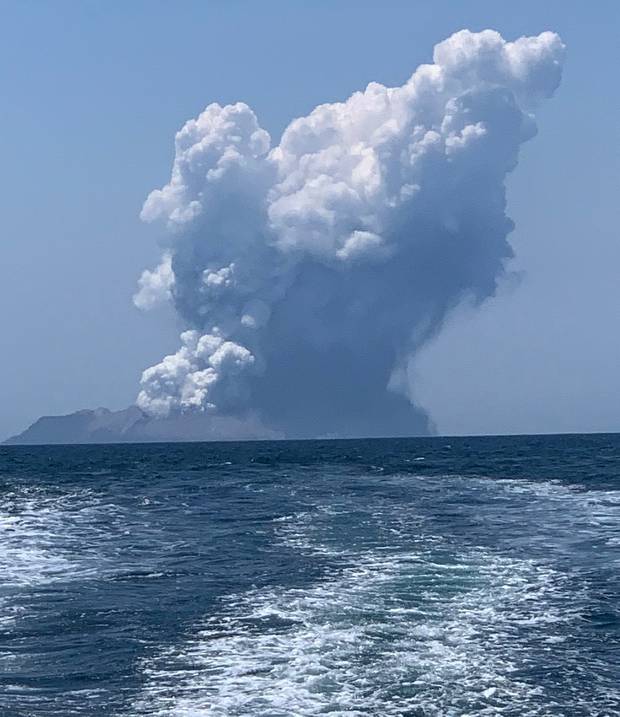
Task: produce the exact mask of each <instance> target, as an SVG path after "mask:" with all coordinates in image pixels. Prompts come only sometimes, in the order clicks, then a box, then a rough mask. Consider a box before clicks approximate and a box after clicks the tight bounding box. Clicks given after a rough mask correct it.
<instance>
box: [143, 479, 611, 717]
mask: <svg viewBox="0 0 620 717" xmlns="http://www.w3.org/2000/svg"><path fill="white" fill-rule="evenodd" d="M415 480H421V479H415ZM425 480H426V479H425ZM433 480H438V479H433ZM441 480H444V481H445V480H447V479H445V478H444V479H441ZM453 480H454V481H455V482H458V481H459V480H461V479H459V478H454V479H453ZM476 480H478V479H476ZM480 482H481V483H484V484H485V485H484V486H479V487H480V489H488V490H491V491H494V492H495V493H496V494H497V496H498V498H501V494H502V492H504V491H508V492H512V494H513V495H515V494H517V493H525V494H527V495H526V497H527V498H528V499H530V500H532V501H534V500H541V501H545V500H548V501H551V504H552V505H547V506H539V508H540V510H541V511H543V510H545V509H546V510H547V512H549V510H550V509H553V508H554V507H555V508H557V509H558V510H561V509H563V510H569V511H576V512H578V511H583V510H584V508H586V507H587V509H588V511H589V512H588V513H587V514H586V515H585V516H583V520H584V523H586V522H589V521H592V520H594V521H595V520H597V519H598V520H603V521H608V520H610V519H611V518H612V517H614V516H615V517H616V518H617V514H616V513H615V510H616V509H617V507H618V501H617V497H618V496H617V495H613V494H609V495H608V494H596V496H593V495H592V494H586V493H580V492H575V491H571V490H570V489H567V488H565V487H564V486H561V485H560V484H555V483H547V484H534V483H527V482H524V481H493V482H491V481H488V482H487V481H484V480H481V481H480ZM487 484H488V485H487ZM556 504H557V505H556ZM343 510H344V508H343V506H341V505H334V504H330V505H325V506H322V507H319V508H318V509H317V510H313V511H306V512H302V513H299V514H298V515H295V516H286V517H285V518H283V519H280V520H279V521H278V523H277V529H276V530H277V535H278V536H279V539H280V540H281V541H283V542H284V543H285V544H286V545H287V546H288V547H292V548H294V549H296V550H299V551H303V552H305V553H307V554H308V555H309V556H316V557H318V558H324V559H328V560H329V561H332V564H333V563H334V562H335V564H336V567H332V568H328V569H327V571H326V574H325V576H324V578H323V579H321V580H319V581H317V582H314V583H312V584H310V585H305V586H303V585H302V586H299V587H296V588H289V589H277V588H272V589H262V590H252V591H249V592H247V593H244V594H242V595H231V596H230V597H229V598H228V599H227V600H226V602H225V603H224V604H223V606H222V610H221V612H220V613H219V614H217V615H215V616H211V617H209V618H208V619H206V620H205V622H204V624H202V625H200V626H197V627H196V628H195V630H194V632H193V634H192V635H191V636H188V638H187V641H186V642H184V643H181V644H180V645H178V646H174V647H170V648H169V649H164V650H162V652H161V654H159V655H158V656H157V657H155V658H154V659H150V660H148V661H146V662H145V664H144V673H145V677H146V679H147V684H146V687H145V689H144V692H143V694H142V696H141V697H140V699H139V700H138V701H137V702H136V703H135V704H134V706H133V710H132V712H131V714H143V715H146V714H148V715H160V716H162V717H163V715H168V716H170V717H190V716H191V717H199V716H200V717H205V716H209V717H220V716H221V717H224V715H226V716H229V717H234V716H241V715H252V716H253V717H267V716H269V717H285V716H290V715H298V716H300V717H301V716H305V715H308V716H309V715H318V714H331V715H338V716H341V717H344V716H347V717H361V716H362V715H365V716H370V715H373V716H374V715H382V716H384V717H390V716H391V715H395V716H396V715H404V714H410V715H423V716H424V717H440V716H441V717H444V716H450V715H454V716H456V715H459V716H463V717H464V716H465V715H473V714H476V715H500V714H505V715H524V716H525V715H527V716H528V717H543V716H545V717H548V715H551V714H564V712H563V710H566V709H568V708H569V707H571V706H572V708H574V709H575V714H593V712H592V711H589V709H590V707H592V709H593V708H594V705H589V703H588V699H592V693H591V694H590V695H587V694H582V695H568V694H566V695H565V697H564V698H560V697H558V695H557V694H556V693H555V691H553V694H548V693H547V691H546V690H547V686H548V683H541V684H539V683H538V682H537V680H536V679H534V678H532V677H531V675H530V677H529V678H528V671H529V670H530V669H531V668H532V667H533V666H534V667H535V666H537V665H541V664H544V661H545V659H546V658H548V657H549V655H550V654H552V653H551V652H550V651H553V650H563V649H564V648H563V643H564V641H565V640H566V639H567V635H570V633H571V629H573V628H572V627H571V626H573V627H574V626H575V625H577V624H578V621H579V620H580V619H581V612H582V610H583V608H584V605H586V603H587V599H588V595H587V588H586V586H585V585H583V586H579V585H575V583H574V581H573V582H572V583H571V582H570V581H571V576H570V575H569V574H567V573H565V572H563V571H562V570H559V569H556V568H554V567H553V565H552V564H551V563H550V562H549V563H547V562H545V561H540V560H532V559H522V558H519V557H514V556H510V555H507V554H502V553H501V552H497V550H492V549H489V548H485V547H481V546H473V547H469V548H465V547H460V548H459V547H458V546H455V545H454V543H451V544H450V543H448V542H447V541H446V539H444V538H442V537H441V536H439V535H425V534H424V530H421V532H420V535H419V536H418V540H415V541H411V540H410V541H409V542H408V544H407V548H406V549H404V548H403V545H402V543H401V541H400V540H399V538H400V537H402V535H403V534H404V533H405V530H406V529H407V527H408V526H409V527H410V526H411V524H412V523H415V522H416V521H418V522H419V523H420V524H421V525H422V524H423V521H422V520H421V518H420V516H419V515H417V514H416V513H415V512H414V511H413V509H405V510H404V511H403V513H401V514H400V515H397V516H394V515H393V514H390V513H389V512H388V511H387V510H385V509H384V508H382V507H381V506H379V507H376V506H375V507H368V512H367V516H368V520H369V521H374V522H375V523H376V524H377V525H379V527H381V528H383V529H384V533H385V535H389V534H391V535H392V536H393V537H394V536H396V537H394V540H395V544H392V543H391V542H386V543H385V544H380V545H374V546H373V547H372V548H370V549H369V548H360V547H359V546H357V547H356V543H355V541H354V540H351V541H350V542H349V544H348V545H343V541H342V536H341V537H340V539H339V540H335V539H333V538H334V536H333V534H332V533H333V532H334V531H336V530H337V527H338V523H339V515H340V514H341V513H342V512H343ZM610 510H611V511H612V514H610V512H609V511H610ZM551 512H553V511H551ZM533 517H534V518H535V516H533ZM524 520H526V519H525V518H524ZM552 520H555V518H552ZM399 526H400V527H399ZM525 530H526V531H527V527H525ZM340 532H341V531H340ZM579 660H580V657H579V655H576V654H573V653H572V652H570V651H568V652H567V655H566V657H565V663H566V664H567V665H568V667H569V668H571V667H575V666H578V664H579ZM573 663H574V664H573ZM543 671H544V670H543ZM602 689H603V688H602ZM601 699H602V700H603V701H602V702H600V704H601V705H602V704H603V703H604V704H605V705H610V704H612V703H613V700H614V699H615V698H614V695H612V694H611V693H610V691H609V689H607V694H606V696H605V697H603V698H601ZM601 714H603V712H601ZM604 714H608V712H604ZM609 714H612V713H611V712H609Z"/></svg>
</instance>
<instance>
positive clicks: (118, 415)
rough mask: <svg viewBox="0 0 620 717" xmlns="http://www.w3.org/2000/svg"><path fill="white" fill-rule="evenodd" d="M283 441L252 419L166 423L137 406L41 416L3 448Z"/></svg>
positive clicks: (198, 417) (190, 417) (185, 418)
mask: <svg viewBox="0 0 620 717" xmlns="http://www.w3.org/2000/svg"><path fill="white" fill-rule="evenodd" d="M268 438H272V439H274V438H282V436H281V435H280V434H278V433H277V432H275V431H270V430H268V429H266V428H265V427H264V426H262V425H261V424H260V422H259V421H257V420H253V419H245V420H240V419H236V418H232V417H222V416H216V417H210V416H206V415H205V414H200V413H198V414H196V413H194V414H186V415H180V416H173V417H170V418H165V419H156V418H152V417H150V416H148V415H147V414H146V413H144V411H142V410H141V409H140V408H138V407H137V406H130V407H129V408H125V409H123V410H121V411H110V410H109V409H107V408H96V409H93V410H91V409H84V410H81V411H76V412H75V413H70V414H68V415H66V416H43V417H41V418H39V419H38V420H37V421H35V422H34V423H33V424H32V425H31V426H29V427H28V428H27V429H26V430H25V431H22V433H19V434H17V435H16V436H12V437H11V438H8V439H7V440H6V441H4V445H42V444H69V443H147V442H159V441H170V442H174V441H217V440H220V441H221V440H249V439H268Z"/></svg>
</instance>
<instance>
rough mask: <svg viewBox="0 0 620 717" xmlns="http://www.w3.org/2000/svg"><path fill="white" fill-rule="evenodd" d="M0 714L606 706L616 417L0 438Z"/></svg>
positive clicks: (619, 526)
mask: <svg viewBox="0 0 620 717" xmlns="http://www.w3.org/2000/svg"><path fill="white" fill-rule="evenodd" d="M0 633H1V634H0V668H1V669H0V677H1V680H2V685H1V689H0V715H2V717H4V716H6V717H30V716H31V715H46V716H47V715H67V716H69V715H92V716H95V717H96V716H99V715H114V716H117V715H118V716H121V715H122V716H126V717H133V716H136V717H139V716H141V715H157V716H164V715H171V716H178V717H181V716H183V717H190V716H191V717H199V716H201V715H213V716H214V717H215V716H222V717H224V716H225V715H231V716H239V717H241V716H244V717H247V716H248V715H257V716H260V717H292V716H300V717H301V716H306V715H323V714H327V715H340V716H344V715H346V716H348V717H357V716H362V715H373V716H377V717H391V716H392V715H394V716H400V717H413V716H420V717H424V716H429V717H430V716H432V717H451V716H454V717H456V716H459V717H460V716H462V717H465V716H466V715H514V717H528V716H532V717H542V716H543V715H544V716H549V717H573V716H574V717H577V716H584V717H586V716H588V717H590V716H598V717H603V716H611V715H620V436H564V437H547V438H527V437H521V438H480V439H471V438H470V439H456V438H453V439H439V438H436V439H410V440H365V441H334V442H328V441H310V442H299V443H245V444H217V445H216V444H193V445H190V444H186V445H151V446H90V447H87V446H83V447H51V448H50V447H37V448H26V447H10V448H9V447H7V448H1V449H0Z"/></svg>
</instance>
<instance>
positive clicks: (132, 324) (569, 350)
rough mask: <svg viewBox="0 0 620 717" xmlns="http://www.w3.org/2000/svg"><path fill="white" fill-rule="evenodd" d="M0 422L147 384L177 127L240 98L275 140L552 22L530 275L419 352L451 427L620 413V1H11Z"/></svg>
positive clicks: (596, 422) (529, 231) (535, 155)
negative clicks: (150, 271) (482, 38)
mask: <svg viewBox="0 0 620 717" xmlns="http://www.w3.org/2000/svg"><path fill="white" fill-rule="evenodd" d="M2 9H3V23H2V28H1V29H0V33H2V38H1V42H0V53H2V58H1V60H2V61H1V62H0V76H1V78H2V80H1V81H2V88H3V99H4V102H3V107H2V112H1V113H0V136H1V137H2V140H1V141H2V156H3V158H4V168H5V171H4V174H3V176H2V178H1V179H0V182H1V183H2V187H1V189H2V191H1V192H0V202H1V203H2V207H1V208H2V216H3V220H4V221H3V239H2V242H3V249H4V257H3V261H2V263H1V265H0V272H1V276H0V301H1V306H2V309H3V311H2V318H3V327H2V333H1V337H2V338H1V341H2V353H1V356H0V369H1V370H0V396H2V404H1V408H0V435H5V434H8V433H10V432H12V431H16V430H19V429H21V428H23V427H24V426H25V425H26V424H27V423H28V422H30V421H32V420H34V419H35V418H36V417H37V416H39V415H41V414H51V413H63V412H69V411H72V410H76V409H78V408H82V407H95V406H98V405H106V406H109V407H111V408H120V407H123V406H126V405H127V404H129V403H130V402H132V401H133V399H134V397H135V394H136V391H137V386H138V380H139V376H140V373H141V371H142V369H143V368H144V367H145V366H147V365H150V364H152V363H153V362H155V361H157V360H159V358H160V357H161V355H162V354H163V353H164V352H166V351H173V350H175V348H176V345H177V342H178V326H177V325H176V320H175V318H174V317H173V315H172V313H168V314H167V313H166V312H159V313H156V314H150V315H149V314H146V315H145V314H141V313H140V312H138V311H137V310H136V309H135V307H134V306H133V304H132V302H131V296H132V294H133V293H134V291H135V285H136V280H137V277H138V276H139V274H140V272H141V271H142V269H143V268H144V267H145V266H150V265H152V264H154V263H155V262H156V258H157V255H158V247H157V240H158V232H159V231H160V230H158V229H157V228H153V227H151V226H145V225H143V224H142V223H141V222H140V220H139V216H138V215H139V211H140V208H141V205H142V202H143V201H144V198H145V197H146V195H147V194H148V193H149V191H150V190H151V189H153V188H154V187H158V186H161V185H162V184H164V183H165V182H166V181H167V179H168V176H169V172H170V164H171V161H172V154H173V145H172V137H173V135H174V132H175V131H176V130H177V129H178V128H179V127H180V126H181V125H182V124H183V123H184V122H185V121H186V120H187V119H188V118H190V117H193V116H195V115H196V114H198V113H199V112H200V111H201V110H202V109H203V107H204V106H205V105H206V104H208V103H209V102H212V101H218V102H221V103H225V102H231V101H236V100H243V101H245V102H247V103H248V104H249V105H250V106H251V107H252V108H253V109H254V110H255V112H256V114H257V115H258V117H259V119H260V122H261V124H262V125H263V127H265V128H266V129H267V130H268V131H269V132H270V133H271V134H272V136H273V137H274V138H277V137H278V136H279V134H280V132H281V131H282V129H283V128H284V127H285V126H286V125H287V124H288V122H289V121H290V119H291V118H293V117H295V116H298V115H301V114H306V113H307V112H308V111H310V110H311V109H312V108H313V107H314V106H315V105H316V104H318V103H320V102H327V101H335V100H339V99H343V98H345V97H346V96H348V95H349V94H350V93H351V92H352V91H354V90H356V89H360V88H363V87H364V86H365V85H366V84H367V83H368V82H369V81H371V80H377V81H380V82H382V83H384V84H388V85H390V84H400V83H402V82H403V81H404V80H405V79H406V78H407V77H408V76H409V75H410V74H411V72H412V71H413V70H414V69H415V67H416V66H417V65H418V64H419V63H421V62H425V61H429V60H430V58H431V55H432V48H433V45H434V44H435V43H437V42H439V41H440V40H442V39H444V38H445V37H446V36H448V35H450V34H451V33H452V32H454V31H456V30H459V29H461V28H464V27H467V28H470V29H472V30H480V29H483V28H486V27H492V28H494V29H497V30H499V31H500V32H501V33H502V34H503V35H504V36H505V37H506V39H514V38H516V37H518V36H520V35H523V34H537V33H539V32H541V31H543V30H547V29H550V30H554V31H556V32H558V33H559V34H560V35H561V36H562V38H563V40H564V42H565V43H566V45H567V48H568V56H567V61H566V65H565V71H564V78H563V81H562V85H561V87H560V89H559V90H558V92H557V95H556V96H555V97H554V98H553V99H552V100H551V101H550V102H548V103H547V104H546V105H545V106H544V107H543V108H542V110H541V112H540V113H539V135H538V137H536V139H535V140H534V141H533V142H531V143H529V144H528V145H526V146H525V147H524V149H523V152H522V155H521V162H520V166H519V167H518V169H517V171H516V172H515V173H514V175H512V176H511V177H510V179H509V193H508V201H509V207H508V213H509V215H510V216H511V217H512V218H513V219H514V220H515V222H516V225H517V228H516V231H515V232H514V233H513V234H512V235H511V243H512V244H513V246H514V247H515V250H516V254H517V259H516V261H515V263H514V268H515V269H516V270H519V271H520V272H522V278H521V281H520V282H519V283H518V284H514V283H513V284H512V285H510V286H506V287H505V289H504V290H503V291H502V293H501V295H500V296H499V297H498V298H497V299H494V300H492V301H490V302H489V303H488V304H487V305H486V306H485V307H483V309H482V310H481V311H478V312H469V311H467V310H464V311H462V312H460V313H459V314H458V315H457V316H455V317H454V318H453V320H452V322H451V324H450V325H449V326H448V327H447V330H446V331H445V332H444V334H443V335H442V336H441V337H440V338H439V339H438V340H437V341H436V342H435V343H434V344H433V345H432V346H429V347H428V348H427V349H426V350H425V352H424V353H423V355H422V356H420V358H419V361H418V365H417V370H416V374H417V386H418V388H417V395H418V397H419V399H420V401H421V402H422V404H423V405H424V406H425V407H426V408H428V409H429V410H430V412H431V414H432V415H433V417H434V418H435V420H436V422H437V424H438V427H439V429H440V430H442V431H443V432H448V433H454V432H458V433H471V432H483V433H485V432H528V431H564V430H568V431H585V430H620V401H619V400H618V399H619V397H620V373H619V372H618V366H619V364H620V362H619V358H620V332H619V331H618V317H619V316H620V288H619V284H618V279H617V274H618V268H617V267H618V265H619V263H620V261H619V260H620V243H619V242H618V229H617V227H618V219H619V217H618V201H617V197H618V189H619V174H618V168H619V160H618V147H619V143H618V140H619V139H620V138H619V136H618V130H619V122H618V119H619V111H618V110H619V108H618V95H617V84H618V82H617V68H618V59H619V57H618V55H619V48H618V36H619V31H620V22H619V20H620V11H619V5H618V3H616V2H612V1H611V0H609V1H606V0H604V1H602V2H598V3H596V4H586V3H579V4H578V3H574V4H573V3H571V4H570V5H569V4H568V3H566V2H545V3H539V2H521V3H518V4H517V3H513V4H510V5H509V4H507V3H497V2H475V1H474V2H468V3H457V2H452V3H447V2H443V3H442V2H390V1H388V2H383V3H380V4H379V3H376V2H373V3H370V2H359V1H358V2H341V1H336V2H334V1H332V2H312V3H310V2H295V1H293V0H289V1H288V2H264V3H253V2H235V1H231V2H183V3H174V4H173V3H168V2H165V3H164V2H154V1H150V2H139V1H134V2H131V3H121V2H107V3H103V2H88V1H84V2H81V3H74V2H60V1H59V2H54V3H51V2H45V3H44V2H28V1H26V0H23V1H21V2H3V3H2Z"/></svg>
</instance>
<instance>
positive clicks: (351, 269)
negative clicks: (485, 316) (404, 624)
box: [135, 30, 564, 435]
mask: <svg viewBox="0 0 620 717" xmlns="http://www.w3.org/2000/svg"><path fill="white" fill-rule="evenodd" d="M563 55H564V46H563V45H562V42H561V41H560V39H559V37H558V36H557V35H555V34H554V33H551V32H545V33H542V34H541V35H539V36H538V37H530V38H520V39H519V40H517V41H516V42H505V41H504V40H503V39H502V37H501V36H500V35H499V34H498V33H496V32H494V31H491V30H486V31H484V32H481V33H472V32H469V31H467V30H463V31H461V32H458V33H456V34H455V35H453V36H452V37H450V38H448V39H447V40H445V41H444V42H442V43H440V44H439V45H437V46H436V47H435V51H434V64H431V65H422V66H421V67H419V68H418V69H417V70H416V72H415V73H414V74H413V75H412V77H411V78H410V79H409V80H408V81H407V82H406V83H405V84H404V85H402V86H401V87H393V88H390V87H384V86H383V85H381V84H378V83H371V84H370V85H368V87H367V88H366V90H365V91H364V92H356V93H355V94H353V95H352V96H351V97H350V98H349V99H348V100H346V101H345V102H341V103H334V104H325V105H320V106H318V107H317V108H316V109H314V110H313V111H312V112H311V113H310V114H309V115H308V116H307V117H301V118H298V119H295V120H294V121H293V122H291V124H290V125H289V126H288V127H287V129H286V130H285V131H284V133H283V135H282V138H281V141H280V144H279V145H278V146H276V147H273V148H271V140H270V137H269V135H268V133H267V132H266V131H265V130H263V129H262V128H261V127H260V126H259V124H258V121H257V118H256V116H255V115H254V113H253V112H252V110H251V109H250V108H249V107H248V106H247V105H245V104H243V103H237V104H235V105H229V106H226V107H221V106H220V105H218V104H212V105H209V106H208V107H207V108H206V110H205V111H204V112H203V113H202V114H201V115H200V116H199V117H198V118H197V119H195V120H190V121H189V122H187V123H186V125H185V126H184V127H183V128H182V129H181V130H180V131H179V132H178V133H177V135H176V140H175V150H176V152H175V159H174V164H173V168H172V176H171V179H170V182H169V183H168V184H167V185H166V186H164V187H163V188H162V189H160V190H155V191H153V192H152V193H151V194H150V195H149V197H148V198H147V200H146V202H145V204H144V208H143V210H142V215H141V216H142V218H143V219H144V220H145V221H154V220H163V221H165V222H166V224H167V226H168V227H169V229H170V232H171V235H172V238H171V242H170V249H169V250H168V252H167V253H166V254H165V255H164V257H163V259H162V262H161V264H160V266H159V267H158V268H157V269H156V270H155V271H152V272H151V271H145V272H144V273H143V275H142V277H141V279H140V282H139V284H140V289H139V291H138V293H137V295H136V297H135V303H136V304H137V305H138V306H140V307H141V308H149V307H150V306H152V305H155V304H156V303H157V301H158V300H160V299H162V298H164V299H166V298H169V299H170V300H171V301H172V302H173V304H174V306H175V308H176V309H177V311H178V313H179V315H180V316H181V318H182V320H183V321H184V322H185V323H186V324H187V326H188V328H189V329H191V330H190V331H186V332H185V333H183V334H182V336H181V340H182V346H181V348H180V349H179V351H178V352H177V353H176V354H173V355H171V356H167V357H165V358H164V359H163V361H162V362H161V363H160V364H157V365H156V366H153V367H151V368H148V369H146V371H145V372H144V374H143V376H142V387H141V391H140V394H139V396H138V405H139V406H140V407H141V408H143V409H144V410H145V411H147V412H149V413H152V414H154V415H157V416H165V415H168V414H169V413H170V412H174V411H181V412H183V411H188V410H202V411H207V412H210V413H213V414H219V415H236V416H243V415H244V414H245V413H249V412H252V415H254V416H256V415H258V416H260V417H261V419H262V420H264V421H266V422H267V423H268V424H269V425H271V426H274V427H275V428H276V429H284V430H287V429H288V430H289V432H290V433H293V434H299V435H312V434H317V433H335V434H347V433H349V434H350V433H355V432H365V433H382V432H385V433H387V432H392V433H393V432H400V433H412V432H416V431H424V430H425V429H426V428H427V427H428V426H427V419H426V417H425V416H424V415H423V413H422V412H421V411H420V410H419V409H415V408H413V409H410V407H409V406H408V404H407V402H406V400H405V399H404V398H403V397H402V396H398V395H397V394H396V393H394V390H391V391H388V390H387V387H388V384H390V386H391V387H392V389H393V387H394V386H396V385H398V386H400V385H401V384H400V383H399V382H398V381H395V380H394V379H393V377H394V376H395V375H396V374H398V372H399V371H401V370H402V365H403V362H405V361H406V360H407V357H408V356H409V355H410V354H411V352H412V351H414V350H415V349H416V348H417V346H419V345H420V343H422V342H424V341H425V340H426V339H427V338H428V337H429V336H431V335H433V333H435V332H436V331H437V330H439V328H440V327H441V323H442V320H443V319H444V317H445V315H446V312H447V311H449V310H450V309H451V308H452V307H453V306H454V305H456V304H457V303H458V302H459V300H460V299H461V298H462V297H463V296H464V295H465V294H469V295H473V296H474V297H476V298H477V299H478V300H482V299H484V298H485V297H487V296H489V295H491V294H492V293H493V292H494V290H495V286H496V281H497V278H498V276H500V275H501V273H502V271H503V270H504V263H505V260H506V259H507V258H509V257H510V256H511V253H512V252H511V248H510V245H509V244H508V242H507V240H506V237H507V235H508V233H509V232H510V231H511V229H512V223H511V222H510V220H509V219H508V218H507V217H506V215H505V187H504V181H505V177H506V175H507V173H508V172H510V171H511V170H512V169H514V167H515V166H516V163H517V157H518V151H519V147H520V145H521V144H522V143H523V142H524V141H526V140H528V139H530V138H531V137H533V136H534V134H535V132H536V125H535V122H534V118H533V115H532V111H533V110H534V109H535V108H536V106H537V104H538V103H539V102H540V101H541V100H542V99H544V98H547V97H550V96H551V95H552V94H553V92H554V91H555V89H556V87H557V86H558V84H559V81H560V76H561V66H562V60H563ZM391 379H392V380H391ZM400 390H403V389H402V387H401V389H400ZM405 406H407V408H406V410H405Z"/></svg>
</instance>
